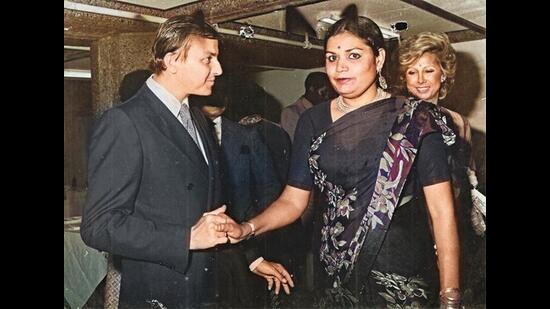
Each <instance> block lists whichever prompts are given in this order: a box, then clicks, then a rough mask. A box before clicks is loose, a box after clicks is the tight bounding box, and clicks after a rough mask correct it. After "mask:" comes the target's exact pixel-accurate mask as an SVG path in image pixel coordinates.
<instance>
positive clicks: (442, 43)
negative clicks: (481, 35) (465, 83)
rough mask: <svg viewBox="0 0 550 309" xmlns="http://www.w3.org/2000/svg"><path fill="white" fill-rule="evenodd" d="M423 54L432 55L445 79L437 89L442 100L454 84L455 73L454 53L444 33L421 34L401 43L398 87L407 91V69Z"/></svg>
mask: <svg viewBox="0 0 550 309" xmlns="http://www.w3.org/2000/svg"><path fill="white" fill-rule="evenodd" d="M424 53H432V54H434V55H435V56H436V58H437V60H438V61H439V64H440V65H441V69H442V71H443V74H445V77H446V79H445V81H444V82H442V83H441V88H440V89H439V98H440V99H443V98H445V97H446V96H447V94H448V93H449V91H450V90H451V87H452V86H453V84H454V82H455V72H456V53H455V50H454V48H453V47H452V46H451V42H450V41H449V37H448V36H447V35H446V34H444V33H434V32H421V33H419V34H416V35H414V36H411V37H408V38H406V39H405V40H403V41H402V42H401V45H400V46H399V51H398V59H399V80H400V82H401V85H400V86H401V87H402V88H403V90H405V89H407V85H406V83H407V82H406V78H405V74H406V71H407V68H408V67H409V66H411V65H412V64H413V63H414V62H415V61H416V60H418V59H419V58H420V57H422V55H423V54H424Z"/></svg>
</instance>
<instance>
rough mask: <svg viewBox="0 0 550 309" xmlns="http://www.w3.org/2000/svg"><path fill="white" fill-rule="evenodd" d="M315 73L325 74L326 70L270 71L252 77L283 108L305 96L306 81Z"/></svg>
mask: <svg viewBox="0 0 550 309" xmlns="http://www.w3.org/2000/svg"><path fill="white" fill-rule="evenodd" d="M315 71H320V72H324V71H325V68H324V67H322V68H315V69H309V70H300V69H295V70H292V69H287V70H285V69H279V70H269V71H263V72H259V73H255V74H253V75H252V77H253V79H254V81H255V82H256V83H257V84H258V85H260V86H261V87H262V88H263V89H264V90H265V91H266V92H267V93H269V94H270V95H272V96H273V97H274V98H275V99H277V101H279V103H280V104H281V107H285V106H287V105H290V104H292V103H294V102H295V101H296V100H297V99H298V98H299V97H300V96H301V95H303V94H304V81H305V80H306V77H307V75H308V74H309V73H310V72H315Z"/></svg>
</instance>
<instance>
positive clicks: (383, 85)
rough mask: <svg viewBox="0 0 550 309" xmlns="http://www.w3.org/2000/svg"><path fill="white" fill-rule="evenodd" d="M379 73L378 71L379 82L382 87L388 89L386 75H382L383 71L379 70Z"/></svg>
mask: <svg viewBox="0 0 550 309" xmlns="http://www.w3.org/2000/svg"><path fill="white" fill-rule="evenodd" d="M377 73H378V84H380V88H382V89H384V90H386V89H387V88H388V84H387V83H386V79H385V78H384V76H382V73H380V71H377Z"/></svg>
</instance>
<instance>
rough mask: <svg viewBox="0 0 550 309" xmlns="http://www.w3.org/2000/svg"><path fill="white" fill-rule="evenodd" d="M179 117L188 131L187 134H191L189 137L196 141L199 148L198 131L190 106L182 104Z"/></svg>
mask: <svg viewBox="0 0 550 309" xmlns="http://www.w3.org/2000/svg"><path fill="white" fill-rule="evenodd" d="M178 117H179V119H180V120H181V122H182V124H183V126H184V127H185V129H187V132H189V135H191V138H192V139H193V141H195V144H197V146H198V145H199V142H198V138H197V129H196V128H195V124H194V123H193V120H192V119H191V113H190V112H189V106H188V105H187V104H181V108H180V111H179V113H178Z"/></svg>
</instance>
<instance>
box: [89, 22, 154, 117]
mask: <svg viewBox="0 0 550 309" xmlns="http://www.w3.org/2000/svg"><path fill="white" fill-rule="evenodd" d="M154 39H155V33H154V32H147V33H123V34H117V35H113V36H108V37H105V38H102V39H99V40H97V41H94V42H93V43H92V46H91V50H90V57H91V72H92V106H93V110H94V113H95V115H96V116H98V115H100V114H101V113H102V112H103V111H105V110H106V109H108V108H110V107H112V106H113V105H116V104H118V103H119V101H120V97H119V94H118V91H119V87H120V83H121V81H122V79H123V78H124V76H125V75H126V74H128V73H130V72H132V71H135V70H138V69H148V68H149V61H150V59H151V46H152V44H153V41H154Z"/></svg>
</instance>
